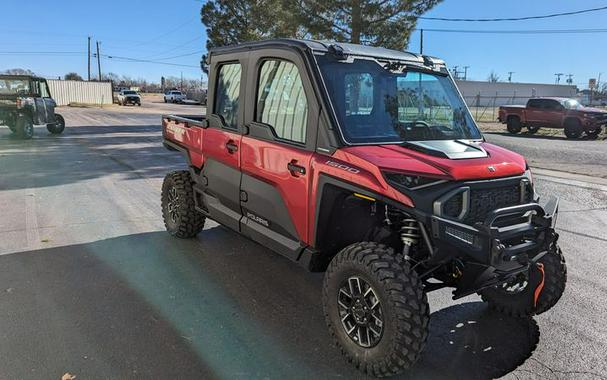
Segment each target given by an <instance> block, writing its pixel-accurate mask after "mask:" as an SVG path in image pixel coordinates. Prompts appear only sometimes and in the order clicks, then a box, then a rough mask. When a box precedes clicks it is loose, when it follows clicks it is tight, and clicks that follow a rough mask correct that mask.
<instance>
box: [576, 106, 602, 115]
mask: <svg viewBox="0 0 607 380" xmlns="http://www.w3.org/2000/svg"><path fill="white" fill-rule="evenodd" d="M578 111H582V112H587V113H600V114H607V111H606V110H604V109H600V108H594V107H582V108H580V109H579V110H578Z"/></svg>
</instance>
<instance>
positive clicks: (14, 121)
mask: <svg viewBox="0 0 607 380" xmlns="http://www.w3.org/2000/svg"><path fill="white" fill-rule="evenodd" d="M56 106H57V103H55V101H54V100H53V98H51V93H50V90H49V88H48V84H47V83H46V79H44V78H38V77H33V76H28V75H0V125H4V124H5V125H7V126H8V128H9V129H10V130H11V131H12V132H13V133H15V134H17V136H19V137H20V138H22V139H31V138H32V137H33V136H34V125H46V129H47V130H48V131H49V132H50V133H52V134H60V133H62V132H63V130H64V129H65V119H64V118H63V117H62V116H61V115H59V114H58V113H55V107H56Z"/></svg>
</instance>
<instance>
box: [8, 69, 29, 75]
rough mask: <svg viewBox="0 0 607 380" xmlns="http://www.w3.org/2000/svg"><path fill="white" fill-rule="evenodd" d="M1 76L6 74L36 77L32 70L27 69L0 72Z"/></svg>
mask: <svg viewBox="0 0 607 380" xmlns="http://www.w3.org/2000/svg"><path fill="white" fill-rule="evenodd" d="M1 74H8V75H36V74H34V72H33V71H32V70H28V69H19V68H17V69H8V70H4V71H2V72H1Z"/></svg>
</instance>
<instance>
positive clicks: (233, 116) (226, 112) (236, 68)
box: [176, 63, 242, 129]
mask: <svg viewBox="0 0 607 380" xmlns="http://www.w3.org/2000/svg"><path fill="white" fill-rule="evenodd" d="M241 73H242V70H241V68H240V64H239V63H230V64H226V65H222V66H221V67H220V68H219V75H218V77H217V91H216V98H215V99H216V100H215V114H217V115H219V116H221V117H222V118H223V121H224V123H225V125H226V126H227V127H229V128H234V129H237V128H238V103H239V97H240V77H241ZM176 94H178V93H176Z"/></svg>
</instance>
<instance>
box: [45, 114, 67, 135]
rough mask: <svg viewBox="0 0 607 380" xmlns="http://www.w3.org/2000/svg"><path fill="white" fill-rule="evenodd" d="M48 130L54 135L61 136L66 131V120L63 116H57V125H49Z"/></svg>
mask: <svg viewBox="0 0 607 380" xmlns="http://www.w3.org/2000/svg"><path fill="white" fill-rule="evenodd" d="M46 129H47V130H48V131H49V132H50V133H52V134H54V135H60V134H61V133H63V131H64V130H65V119H64V118H63V116H61V115H59V114H55V123H54V124H47V125H46Z"/></svg>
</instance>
